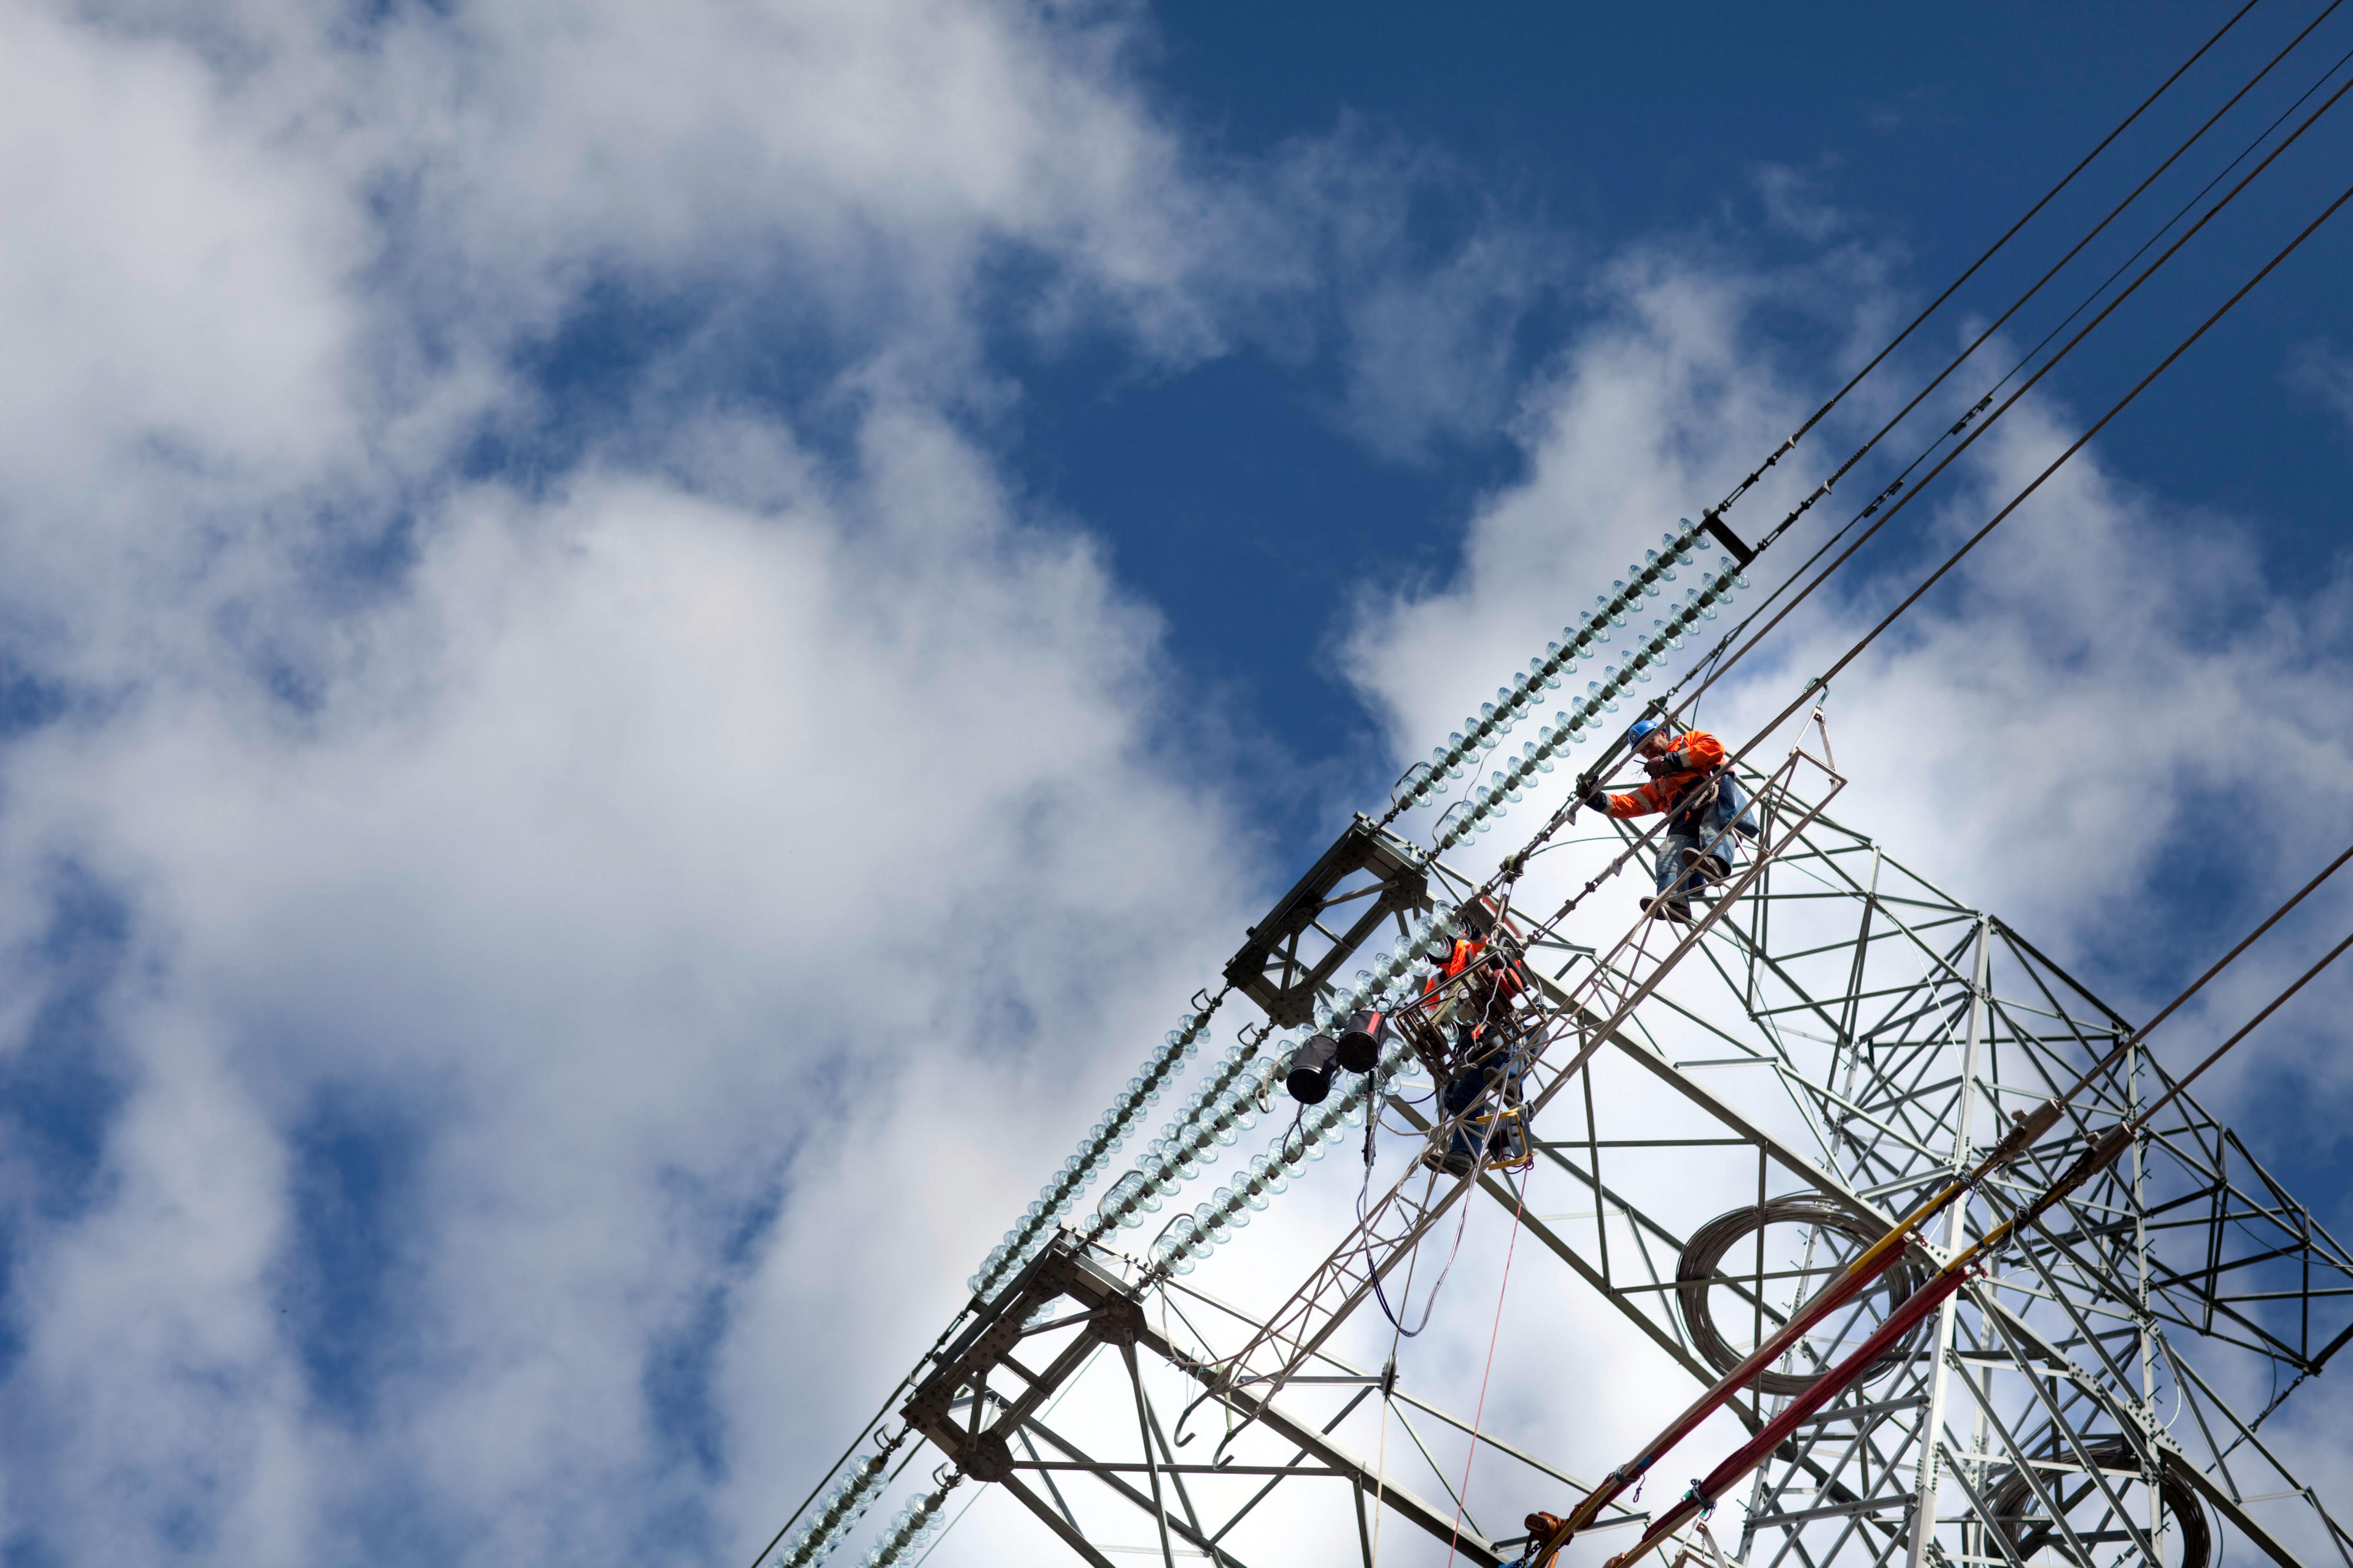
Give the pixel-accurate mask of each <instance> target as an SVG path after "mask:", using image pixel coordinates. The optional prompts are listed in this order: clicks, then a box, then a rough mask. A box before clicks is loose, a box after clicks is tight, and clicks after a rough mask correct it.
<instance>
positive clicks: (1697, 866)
mask: <svg viewBox="0 0 2353 1568" xmlns="http://www.w3.org/2000/svg"><path fill="white" fill-rule="evenodd" d="M1683 869H1684V870H1686V871H1696V872H1698V873H1699V874H1700V876H1701V877H1703V878H1704V879H1706V880H1708V881H1711V882H1721V881H1723V880H1724V879H1725V878H1727V877H1729V876H1731V875H1732V862H1731V861H1729V860H1726V859H1725V858H1724V857H1723V856H1721V855H1707V854H1703V853H1701V852H1700V851H1699V850H1697V849H1686V850H1684V851H1683Z"/></svg>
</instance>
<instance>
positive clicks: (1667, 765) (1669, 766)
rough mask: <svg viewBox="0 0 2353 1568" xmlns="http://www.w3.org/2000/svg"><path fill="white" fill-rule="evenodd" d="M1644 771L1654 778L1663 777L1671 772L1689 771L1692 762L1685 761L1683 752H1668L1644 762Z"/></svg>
mask: <svg viewBox="0 0 2353 1568" xmlns="http://www.w3.org/2000/svg"><path fill="white" fill-rule="evenodd" d="M1642 771H1643V772H1644V773H1649V774H1650V775H1651V777H1652V778H1654V779H1662V778H1664V777H1666V776H1667V775H1668V774H1669V773H1689V772H1690V771H1691V764H1690V763H1686V762H1685V761H1683V753H1682V752H1666V753H1665V754H1663V755H1662V756H1656V757H1652V758H1651V759H1650V760H1649V761H1647V762H1645V763H1643V764H1642Z"/></svg>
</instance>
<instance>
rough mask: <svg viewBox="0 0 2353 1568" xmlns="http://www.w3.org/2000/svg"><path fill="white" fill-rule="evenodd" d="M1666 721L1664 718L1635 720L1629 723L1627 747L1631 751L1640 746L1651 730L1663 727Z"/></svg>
mask: <svg viewBox="0 0 2353 1568" xmlns="http://www.w3.org/2000/svg"><path fill="white" fill-rule="evenodd" d="M1665 722H1666V721H1664V720H1662V719H1637V720H1635V721H1633V722H1632V723H1631V724H1629V725H1628V726H1627V727H1626V747H1627V749H1628V750H1629V751H1631V750H1632V749H1633V748H1635V747H1637V746H1640V745H1641V743H1642V742H1643V741H1644V740H1645V739H1646V738H1648V737H1649V735H1650V733H1651V731H1653V730H1657V729H1659V728H1661V727H1662V725H1664V723H1665Z"/></svg>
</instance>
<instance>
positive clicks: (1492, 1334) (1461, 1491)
mask: <svg viewBox="0 0 2353 1568" xmlns="http://www.w3.org/2000/svg"><path fill="white" fill-rule="evenodd" d="M1527 1135H1528V1134H1527V1129H1526V1128H1525V1126H1523V1127H1522V1128H1521V1130H1520V1136H1521V1138H1522V1139H1525V1138H1526V1137H1527ZM1534 1174H1535V1172H1534V1171H1529V1172H1527V1173H1525V1174H1523V1175H1522V1176H1521V1177H1520V1192H1519V1202H1518V1204H1517V1205H1515V1206H1514V1208H1513V1210H1512V1239H1511V1241H1510V1242H1509V1243H1508V1244H1507V1245H1506V1246H1505V1247H1504V1282H1503V1283H1502V1284H1501V1285H1499V1286H1497V1287H1496V1288H1495V1326H1494V1327H1493V1329H1491V1330H1489V1331H1488V1332H1487V1366H1486V1370H1485V1371H1483V1372H1482V1373H1480V1374H1479V1403H1478V1405H1477V1406H1476V1407H1475V1408H1473V1409H1472V1412H1471V1451H1470V1453H1468V1454H1466V1455H1464V1456H1463V1458H1462V1484H1461V1486H1460V1487H1458V1488H1457V1489H1455V1492H1454V1534H1453V1537H1452V1538H1451V1540H1449V1541H1448V1542H1447V1543H1446V1568H1454V1549H1455V1548H1456V1547H1458V1546H1460V1545H1461V1543H1462V1510H1463V1508H1464V1506H1465V1505H1466V1504H1467V1503H1468V1501H1469V1500H1470V1497H1471V1461H1472V1460H1473V1459H1475V1458H1478V1457H1479V1423H1480V1422H1481V1421H1482V1420H1483V1419H1485V1417H1486V1415H1487V1379H1488V1378H1489V1377H1491V1376H1492V1375H1493V1373H1494V1371H1495V1342H1496V1341H1497V1340H1498V1339H1500V1338H1502V1337H1503V1332H1504V1291H1506V1290H1509V1289H1511V1288H1512V1254H1513V1253H1514V1252H1515V1251H1517V1250H1518V1249H1519V1245H1520V1216H1521V1215H1523V1214H1525V1213H1526V1212H1527V1206H1528V1178H1529V1177H1530V1176H1533V1175H1534Z"/></svg>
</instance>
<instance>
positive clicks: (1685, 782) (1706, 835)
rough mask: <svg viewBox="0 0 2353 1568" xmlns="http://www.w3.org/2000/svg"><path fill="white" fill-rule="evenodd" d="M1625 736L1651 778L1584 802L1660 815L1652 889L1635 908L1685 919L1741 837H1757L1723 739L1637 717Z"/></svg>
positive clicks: (1729, 863) (1722, 874)
mask: <svg viewBox="0 0 2353 1568" xmlns="http://www.w3.org/2000/svg"><path fill="white" fill-rule="evenodd" d="M1626 740H1627V743H1628V744H1629V745H1630V746H1631V747H1632V748H1633V750H1634V754H1635V755H1636V756H1637V757H1639V758H1641V762H1642V767H1643V771H1644V772H1646V773H1649V774H1650V775H1651V778H1650V782H1649V783H1648V784H1644V785H1642V787H1641V788H1640V789H1638V790H1635V791H1633V792H1632V793H1631V794H1629V795H1611V794H1609V793H1608V792H1607V791H1604V790H1598V789H1597V790H1595V791H1594V792H1593V793H1592V794H1591V795H1588V796H1586V797H1585V805H1586V806H1587V808H1588V809H1589V810H1593V811H1599V812H1603V813H1606V814H1607V815H1609V816H1657V815H1658V814H1659V813H1661V812H1664V813H1666V814H1667V832H1666V837H1665V840H1664V842H1662V844H1661V846H1660V848H1659V862H1658V882H1657V885H1658V895H1657V897H1655V898H1649V899H1644V900H1642V908H1643V910H1645V911H1647V912H1648V913H1649V914H1650V915H1651V918H1652V919H1654V920H1671V921H1683V922H1684V923H1685V924H1688V923H1690V921H1691V918H1692V909H1691V900H1692V895H1694V893H1697V892H1699V891H1700V890H1701V889H1703V888H1704V887H1706V886H1707V884H1708V883H1710V882H1720V881H1722V880H1723V879H1725V878H1726V877H1729V876H1731V875H1732V867H1733V863H1734V862H1735V861H1736V859H1738V858H1739V854H1740V836H1741V835H1742V834H1746V835H1747V836H1748V837H1751V838H1754V837H1757V823H1756V819H1755V818H1754V817H1753V816H1750V815H1749V811H1748V796H1747V794H1746V792H1745V791H1744V790H1742V789H1741V787H1740V782H1739V781H1738V780H1737V779H1736V778H1734V777H1733V776H1732V773H1731V771H1730V770H1729V769H1726V768H1725V767H1724V742H1721V741H1719V740H1717V739H1716V738H1715V736H1713V735H1711V734H1709V733H1708V732H1707V731H1704V730H1686V731H1683V732H1682V733H1681V734H1677V733H1675V732H1674V731H1672V729H1671V728H1669V726H1668V725H1667V724H1666V723H1665V722H1663V721H1660V720H1657V719H1641V720H1637V721H1635V723H1634V725H1633V727H1632V728H1631V729H1630V730H1628V731H1626ZM1718 770H1722V771H1720V772H1719V771H1718Z"/></svg>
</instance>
